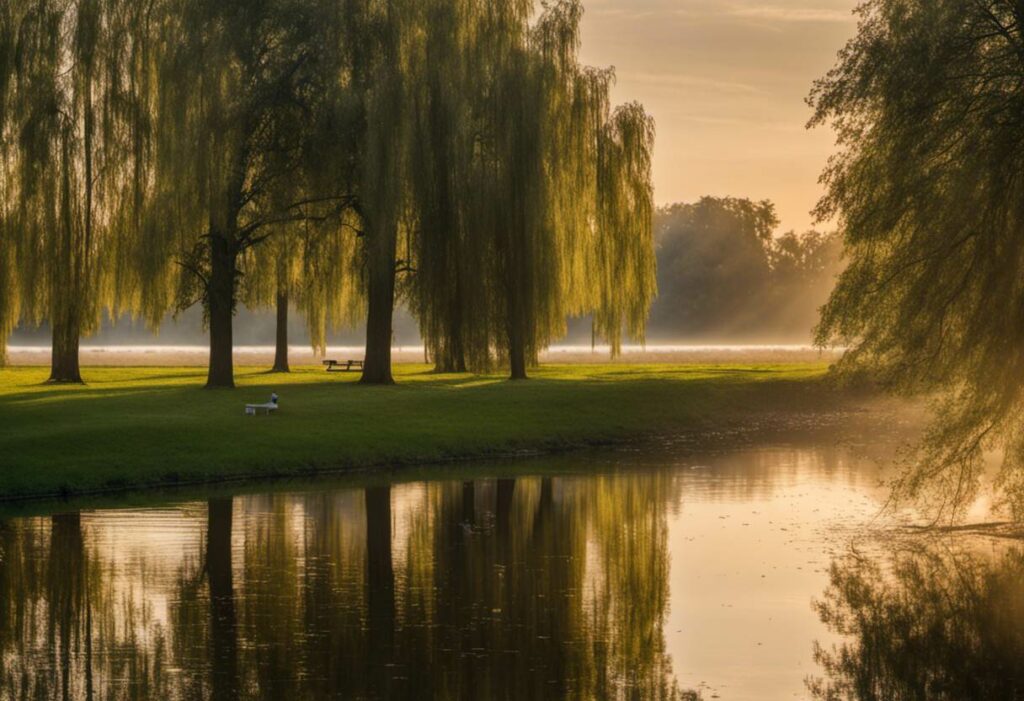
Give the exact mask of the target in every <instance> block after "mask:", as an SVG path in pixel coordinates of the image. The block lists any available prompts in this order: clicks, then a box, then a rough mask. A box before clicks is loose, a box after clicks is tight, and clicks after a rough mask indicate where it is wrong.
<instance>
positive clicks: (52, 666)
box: [0, 513, 166, 699]
mask: <svg viewBox="0 0 1024 701" xmlns="http://www.w3.org/2000/svg"><path fill="white" fill-rule="evenodd" d="M111 564H112V563H104V562H101V561H100V558H99V557H98V556H97V555H96V554H95V553H94V552H93V549H92V548H89V547H87V545H86V537H85V534H84V532H83V527H82V519H81V515H80V514H79V513H70V514H60V515H56V516H53V517H52V518H50V519H30V520H23V521H20V522H19V523H18V525H13V524H9V523H0V698H12V699H14V698H47V699H50V698H60V699H93V698H101V697H102V698H122V697H131V696H140V695H142V696H144V695H146V694H149V693H152V694H154V695H161V694H163V693H164V692H165V691H166V685H165V682H166V679H165V678H163V677H162V670H160V669H159V665H158V664H157V661H158V660H160V659H161V658H162V657H164V656H165V652H164V648H163V637H162V634H161V633H162V632H161V630H160V628H159V626H158V625H157V624H155V623H154V622H153V621H152V620H151V616H150V615H149V611H148V607H147V606H146V605H145V604H142V605H139V604H138V603H137V602H136V601H135V600H134V598H133V595H132V593H131V592H130V591H116V590H115V589H114V587H113V586H112V582H111V576H110V570H111V569H112V567H111ZM143 690H145V691H143Z"/></svg>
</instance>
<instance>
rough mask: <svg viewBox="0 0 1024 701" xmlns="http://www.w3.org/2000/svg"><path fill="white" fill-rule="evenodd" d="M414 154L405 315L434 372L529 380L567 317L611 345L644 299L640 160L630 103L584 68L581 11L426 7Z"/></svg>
mask: <svg viewBox="0 0 1024 701" xmlns="http://www.w3.org/2000/svg"><path fill="white" fill-rule="evenodd" d="M421 11H422V12H423V13H424V19H423V21H422V25H423V26H424V27H426V31H425V32H424V33H423V34H422V37H423V39H422V42H421V44H420V45H418V50H419V53H418V54H417V56H418V59H419V60H418V61H417V62H416V66H417V70H416V73H415V75H414V78H415V91H414V94H413V104H414V105H415V106H416V109H415V113H416V115H417V116H416V118H415V119H414V120H413V126H412V130H413V139H412V143H413V148H412V149H411V154H410V158H409V172H410V180H411V197H410V200H411V208H412V210H413V213H414V217H415V235H414V236H413V240H414V241H415V244H414V246H413V247H412V250H413V255H414V257H413V262H414V267H415V276H414V280H413V283H412V286H411V293H410V295H411V301H412V306H413V309H414V310H415V312H416V313H417V316H418V317H419V320H420V326H421V332H422V333H423V335H424V337H425V339H426V341H427V345H428V348H429V350H430V352H431V355H432V356H433V357H434V361H435V363H436V366H437V369H438V370H440V371H464V370H466V369H474V370H482V369H486V368H488V367H490V365H491V363H492V362H493V360H494V359H495V358H496V357H497V358H499V359H503V360H507V361H508V363H509V365H510V366H511V372H512V376H513V377H514V378H524V377H526V372H527V366H528V365H530V364H531V363H535V362H536V360H537V356H538V353H539V351H540V350H541V349H543V348H544V347H546V346H547V345H548V344H550V343H551V342H552V341H553V340H554V339H556V338H557V337H559V336H560V335H562V334H564V332H565V326H566V318H567V317H568V316H573V315H586V314H594V318H595V332H596V333H598V334H599V335H601V336H602V337H604V338H607V339H608V340H609V341H610V342H611V343H612V346H613V350H614V351H615V352H617V351H618V349H619V345H620V339H621V335H622V330H623V327H625V328H626V330H627V331H629V332H630V333H632V334H633V335H634V336H636V337H642V336H643V332H644V322H645V320H646V316H647V310H648V308H649V306H650V302H651V301H652V299H653V295H654V272H655V271H654V255H653V234H652V231H653V225H652V218H653V207H652V192H651V184H650V183H651V172H650V158H651V149H652V147H653V138H654V129H653V123H652V121H651V120H650V118H649V117H648V116H647V115H646V114H645V113H644V112H643V109H642V108H641V107H639V105H629V106H627V107H624V108H620V109H619V110H616V111H615V112H614V113H613V112H612V111H611V109H610V105H609V103H610V100H609V91H610V87H611V83H612V81H613V79H614V76H613V74H612V72H611V71H604V70H596V69H592V68H588V67H586V66H583V65H581V64H580V62H579V60H578V51H579V23H580V19H581V17H582V11H583V10H582V6H581V4H580V3H579V2H571V1H565V2H559V3H554V4H551V5H545V6H544V9H543V12H542V13H541V14H540V16H539V18H538V19H537V21H536V23H535V24H534V25H533V26H531V25H530V20H531V18H532V17H533V16H534V14H535V5H534V3H533V2H530V1H529V0H510V1H508V2H500V3H487V2H463V3H446V2H440V1H439V0H433V1H432V2H425V3H422V4H421Z"/></svg>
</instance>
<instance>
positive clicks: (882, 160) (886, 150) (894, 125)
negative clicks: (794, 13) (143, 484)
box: [810, 0, 1024, 515]
mask: <svg viewBox="0 0 1024 701" xmlns="http://www.w3.org/2000/svg"><path fill="white" fill-rule="evenodd" d="M860 12H861V24H860V30H859V32H858V35H857V37H856V38H855V39H853V40H852V41H851V42H850V43H849V44H848V46H847V47H846V48H845V49H844V50H843V52H842V53H841V54H840V57H839V62H838V64H837V65H836V67H835V68H834V69H833V70H832V71H831V72H830V73H829V74H828V75H827V76H826V77H825V78H824V79H822V80H821V81H819V82H818V83H817V84H816V86H815V88H814V91H813V93H812V94H811V98H810V102H811V104H812V105H813V106H814V108H815V117H814V119H813V121H812V124H815V125H817V124H831V125H832V126H833V127H834V128H835V130H836V133H837V136H838V141H839V146H840V151H839V153H838V154H837V155H836V156H835V157H834V158H833V159H832V161H831V162H830V165H829V167H828V169H827V170H826V172H825V175H824V181H825V184H826V185H827V188H828V190H827V194H826V196H825V197H824V198H823V199H822V201H821V203H820V204H819V207H818V213H819V215H820V216H821V218H823V219H826V218H830V217H836V218H837V219H838V221H839V223H840V227H841V230H842V231H843V234H844V237H845V239H844V240H845V244H846V251H847V257H848V258H849V260H850V265H849V268H848V269H847V271H846V272H845V273H844V274H843V276H842V277H841V279H840V281H839V284H838V287H837V288H836V290H835V292H834V294H833V295H832V298H831V300H830V302H829V303H828V305H827V306H826V307H825V309H824V313H823V316H822V320H821V325H820V327H819V329H818V341H819V342H820V343H822V344H829V343H842V344H848V345H849V346H850V347H851V350H850V352H849V353H848V355H847V357H846V359H845V360H844V362H843V368H844V369H846V370H848V371H853V370H855V369H857V368H864V367H868V368H872V369H873V370H874V372H875V373H876V375H877V376H878V377H879V378H880V380H881V382H882V383H884V384H885V385H886V386H888V387H890V388H892V389H894V390H896V391H900V392H908V393H909V392H920V391H924V392H931V391H938V392H939V393H940V395H941V396H942V398H943V399H942V401H941V404H940V406H939V407H938V412H937V423H936V425H935V427H934V429H933V431H932V432H931V434H930V437H929V440H927V441H926V443H925V445H924V448H923V451H922V453H921V455H920V456H919V460H918V461H917V465H916V468H915V469H912V470H911V471H910V472H908V473H907V476H906V478H905V479H904V480H903V481H902V482H901V483H900V484H899V485H897V487H898V488H899V490H900V493H901V495H902V496H906V497H919V496H928V495H929V493H931V492H932V491H933V488H934V492H935V493H936V494H937V495H938V496H939V497H940V501H939V503H938V504H937V506H938V507H939V512H940V514H942V515H951V514H954V513H956V511H957V509H958V508H959V507H962V506H963V505H964V504H966V503H967V502H969V501H970V497H971V496H972V495H973V494H975V493H976V491H977V488H978V485H979V478H980V475H981V470H982V466H983V465H982V456H983V453H984V451H985V450H986V449H988V448H995V447H1001V448H1004V449H1005V455H1006V460H1005V462H1004V465H1003V467H1004V471H1003V481H1004V486H1006V487H1008V490H1007V494H1008V495H1010V496H1011V497H1012V501H1013V505H1014V508H1015V512H1016V513H1017V514H1018V515H1019V514H1020V513H1021V507H1020V504H1021V494H1022V493H1024V492H1022V490H1021V489H1020V475H1021V474H1022V472H1021V470H1020V469H1019V468H1020V467H1021V457H1022V456H1024V432H1022V431H1021V421H1020V419H1021V416H1022V415H1024V402H1022V399H1024V395H1022V394H1021V392H1020V384H1021V377H1024V350H1022V346H1021V343H1020V339H1021V338H1024V311H1022V310H1024V278H1022V277H1021V275H1020V270H1021V267H1022V265H1024V238H1022V237H1021V236H1020V227H1021V221H1022V219H1024V181H1022V179H1021V174H1022V173H1024V140H1022V138H1021V135H1022V133H1024V131H1022V129H1024V122H1022V120H1021V115H1024V88H1022V86H1024V52H1022V51H1021V46H1022V44H1024V34H1022V27H1024V9H1022V6H1021V4H1020V3H1018V2H1012V1H1010V0H992V1H986V2H971V3H964V2H960V1H959V0H929V1H928V2H924V1H920V2H911V1H909V0H871V1H870V2H867V3H865V4H864V5H863V7H862V8H861V10H860Z"/></svg>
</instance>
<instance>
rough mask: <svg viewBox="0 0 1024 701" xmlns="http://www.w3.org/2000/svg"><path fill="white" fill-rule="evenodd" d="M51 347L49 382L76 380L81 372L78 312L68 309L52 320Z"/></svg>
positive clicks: (80, 380)
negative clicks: (79, 363)
mask: <svg viewBox="0 0 1024 701" xmlns="http://www.w3.org/2000/svg"><path fill="white" fill-rule="evenodd" d="M52 323H53V349H52V351H51V355H50V380H49V381H50V382H77V383H79V384H81V382H82V373H81V370H80V368H79V366H78V343H79V329H80V328H81V324H80V323H79V321H78V314H77V313H76V312H74V311H71V310H68V311H67V312H66V313H65V314H63V315H61V317H60V318H56V319H54V320H53V322H52Z"/></svg>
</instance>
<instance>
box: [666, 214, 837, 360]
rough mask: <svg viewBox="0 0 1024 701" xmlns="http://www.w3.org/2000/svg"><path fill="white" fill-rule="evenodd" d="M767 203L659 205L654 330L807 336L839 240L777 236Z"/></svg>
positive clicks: (677, 334)
mask: <svg viewBox="0 0 1024 701" xmlns="http://www.w3.org/2000/svg"><path fill="white" fill-rule="evenodd" d="M777 226H778V219H777V217H776V216H775V207H774V205H773V204H772V203H771V202H767V201H764V202H751V201H750V200H746V199H736V198H714V197H704V198H702V199H701V200H700V201H698V202H696V203H693V204H675V205H671V206H669V207H664V208H661V209H659V210H658V212H657V213H656V214H655V228H656V231H657V233H656V236H657V241H658V246H657V257H658V289H659V297H658V300H657V301H656V302H655V303H654V306H653V308H652V310H651V322H650V326H651V328H652V333H654V334H656V335H657V336H658V337H661V338H668V339H678V338H690V339H700V338H704V339H710V340H723V339H742V340H752V339H762V340H763V339H765V338H768V339H772V340H775V339H778V340H784V339H792V338H796V337H800V336H803V337H804V338H807V337H808V336H809V334H810V331H811V327H812V326H814V324H815V323H816V321H817V319H818V309H819V307H820V306H821V305H822V304H824V303H825V301H826V299H827V297H828V294H829V291H830V290H831V289H832V285H833V284H834V282H835V278H836V276H837V275H838V273H839V272H840V268H841V260H840V241H839V237H838V236H837V235H834V234H822V233H818V232H815V231H810V232H806V233H804V234H802V235H797V234H795V233H793V232H789V233H786V234H783V235H781V236H777V237H776V236H775V229H776V227H777Z"/></svg>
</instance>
